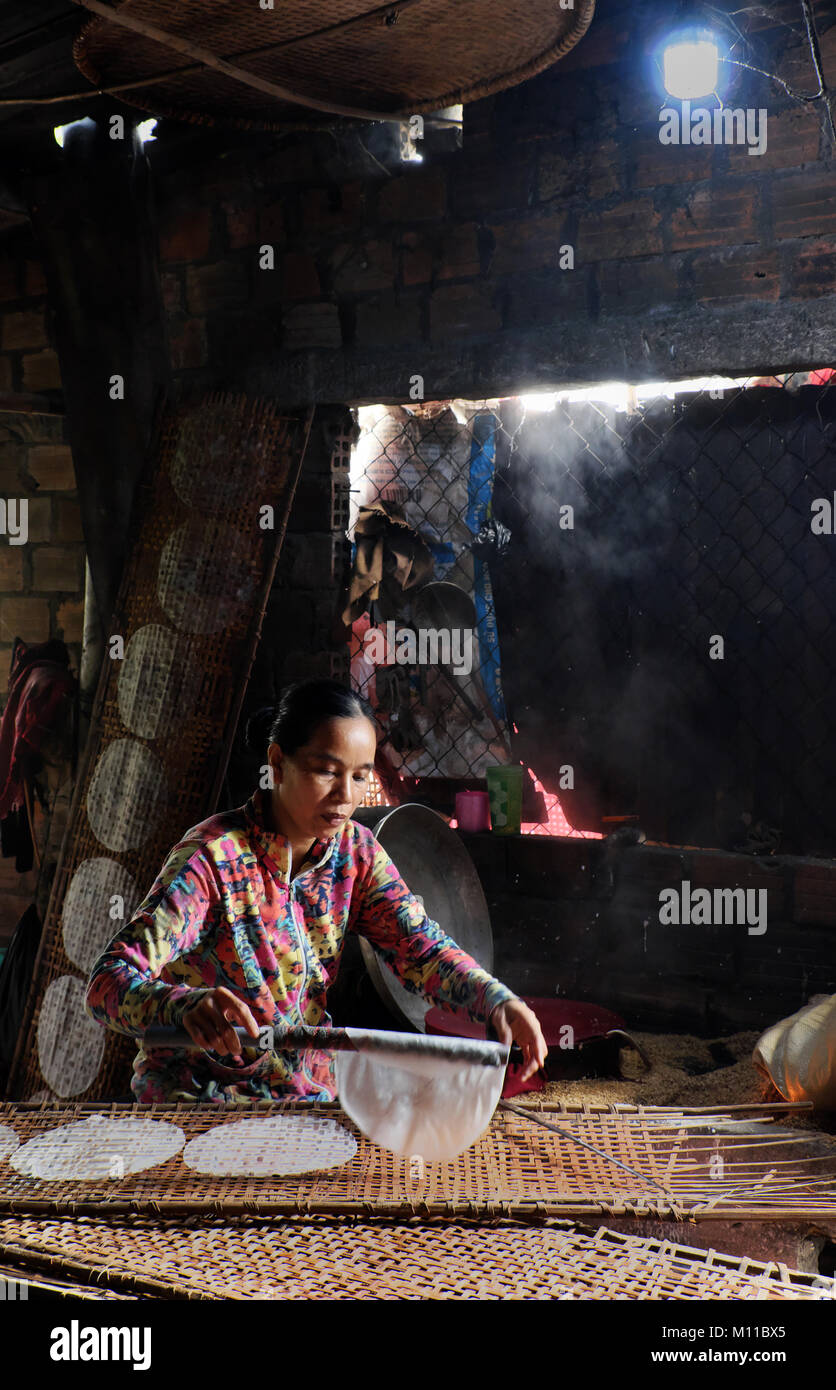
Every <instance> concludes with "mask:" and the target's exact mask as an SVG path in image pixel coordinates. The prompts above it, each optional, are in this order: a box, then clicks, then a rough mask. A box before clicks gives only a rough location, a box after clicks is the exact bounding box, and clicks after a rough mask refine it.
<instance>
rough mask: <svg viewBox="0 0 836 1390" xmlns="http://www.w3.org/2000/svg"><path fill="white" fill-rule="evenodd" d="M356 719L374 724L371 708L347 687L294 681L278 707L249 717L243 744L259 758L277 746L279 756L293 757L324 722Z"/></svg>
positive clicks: (266, 709) (315, 681)
mask: <svg viewBox="0 0 836 1390" xmlns="http://www.w3.org/2000/svg"><path fill="white" fill-rule="evenodd" d="M360 718H364V719H368V720H369V722H370V723H371V724H375V717H374V712H373V710H372V707H371V705H370V704H369V703H368V701H367V700H364V699H363V697H362V696H361V695H356V694H355V693H354V691H353V690H350V689H349V688H348V686H347V685H341V684H340V682H339V681H331V680H307V681H294V683H293V685H289V686H287V687H286V689H284V690H283V691H282V694H281V699H280V701H279V703H278V705H262V706H261V708H260V709H257V710H256V711H255V712H254V713H253V714H251V715H250V717H249V719H248V720H247V726H246V734H245V737H246V744H247V747H248V748H249V749H250V751H251V752H253V753H258V754H259V755H262V756H263V755H264V753H265V752H266V751H267V745H268V744H269V743H278V745H279V747H280V748H281V750H282V752H283V753H289V754H293V753H295V752H296V750H297V748H303V747H304V746H305V744H306V743H309V742H310V740H311V738H312V737H313V735H314V733H315V731H316V729H317V728H318V726H319V725H320V724H322V723H323V722H324V721H325V720H326V719H360ZM375 727H376V725H375Z"/></svg>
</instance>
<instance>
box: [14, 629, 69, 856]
mask: <svg viewBox="0 0 836 1390" xmlns="http://www.w3.org/2000/svg"><path fill="white" fill-rule="evenodd" d="M69 665H70V654H69V651H68V650H67V648H66V646H65V645H64V643H63V642H61V641H59V640H58V639H57V638H51V639H50V640H49V641H48V642H36V643H32V644H27V643H26V642H24V641H22V640H21V638H19V637H17V638H15V643H14V646H13V648H12V662H11V669H10V672H9V694H8V698H7V700H6V707H5V709H4V710H3V718H2V721H0V845H2V854H3V857H4V858H7V857H8V856H9V855H11V854H17V856H18V867H20V864H21V863H26V861H27V860H28V864H27V865H26V866H27V867H31V834H29V835H27V828H28V831H29V832H31V826H29V823H28V813H27V804H26V780H27V772H28V770H29V767H30V764H31V762H32V759H33V758H35V757H36V756H37V754H38V752H39V751H40V748H41V745H42V744H43V742H44V740H45V739H46V738H47V737H48V736H49V734H50V733H52V731H53V730H54V728H55V727H56V725H57V724H58V722H59V720H60V716H61V711H62V709H63V707H64V702H65V700H66V699H67V698H69V697H72V696H74V695H75V692H76V689H77V681H76V678H75V676H74V675H73V674H72V672H71V671H70V669H69ZM20 871H21V872H24V870H23V869H21V870H20Z"/></svg>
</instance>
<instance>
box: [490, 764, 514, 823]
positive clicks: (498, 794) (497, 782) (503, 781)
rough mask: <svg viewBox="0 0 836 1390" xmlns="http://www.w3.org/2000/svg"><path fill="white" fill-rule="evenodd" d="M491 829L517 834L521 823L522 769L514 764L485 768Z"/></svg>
mask: <svg viewBox="0 0 836 1390" xmlns="http://www.w3.org/2000/svg"><path fill="white" fill-rule="evenodd" d="M485 776H486V777H487V779H488V800H489V802H490V807H491V830H493V831H495V832H496V834H497V835H519V833H520V826H521V825H522V792H523V770H522V768H521V767H520V766H519V765H517V766H514V764H510V765H507V764H506V765H505V766H504V767H488V768H486V769H485Z"/></svg>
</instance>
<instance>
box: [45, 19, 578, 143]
mask: <svg viewBox="0 0 836 1390" xmlns="http://www.w3.org/2000/svg"><path fill="white" fill-rule="evenodd" d="M84 3H85V0H76V4H78V5H80V6H83V5H84ZM387 9H391V10H395V11H397V13H396V22H394V23H391V22H389V23H387V22H386V12H385V11H384V10H383V9H382V8H381V7H380V6H379V5H375V4H369V3H367V0H295V3H294V4H293V5H292V6H288V5H286V4H276V6H275V8H274V9H273V10H270V9H265V8H260V7H259V6H258V5H255V4H253V5H251V6H248V5H242V4H241V0H178V3H177V5H171V4H170V3H168V0H122V3H121V4H119V5H117V6H115V10H116V11H117V13H118V14H119V15H120V16H121V18H122V19H123V21H124V20H125V19H126V18H127V19H130V20H134V21H137V22H138V23H139V24H140V25H142V24H143V23H144V24H145V26H148V25H152V26H154V28H155V29H156V30H157V31H164V34H165V35H167V36H169V38H173V39H174V41H175V44H176V43H177V41H185V43H186V44H187V45H189V46H191V47H192V49H193V46H194V45H199V46H200V48H201V50H202V51H203V53H204V54H206V53H208V54H210V55H211V56H212V57H214V58H222V59H228V60H229V62H231V63H232V64H234V65H235V66H237V67H238V68H240V69H243V70H244V71H245V72H246V73H248V74H251V75H253V76H255V77H256V78H257V79H262V80H263V81H265V82H268V83H273V84H278V85H279V86H280V87H281V88H282V90H283V93H284V94H285V95H287V94H290V95H291V96H297V97H298V100H299V103H301V104H296V103H294V102H293V101H288V100H284V99H282V97H281V96H277V95H276V94H274V93H271V92H270V91H264V90H256V89H254V88H253V87H252V86H248V85H246V83H245V82H242V81H239V80H236V79H234V78H233V77H231V76H229V75H228V74H227V73H225V72H223V71H219V70H217V69H216V68H213V67H211V66H207V65H206V62H205V59H203V60H202V61H201V57H200V55H196V54H195V52H194V51H192V52H190V51H189V47H188V46H187V47H185V48H178V47H176V46H175V47H171V45H170V43H169V44H166V43H165V42H164V41H163V39H162V38H161V37H160V34H159V32H158V33H157V36H156V37H151V36H150V31H149V32H147V33H142V32H137V31H136V30H135V29H131V28H127V27H123V25H122V24H120V23H118V22H117V21H116V20H115V19H114V18H113V17H110V16H109V17H107V18H105V17H100V16H96V17H94V18H91V19H90V20H89V21H88V22H87V23H86V24H85V26H84V28H83V29H82V31H81V33H80V34H79V36H78V38H77V39H76V42H75V46H74V50H73V56H74V58H75V62H76V64H77V66H78V67H79V69H80V70H81V72H82V73H83V74H84V76H85V77H86V78H87V79H88V80H89V81H90V82H92V83H93V85H94V86H95V87H103V86H111V85H114V84H117V83H118V84H122V83H132V84H133V83H136V84H137V85H136V86H131V87H130V88H129V89H128V90H125V91H123V92H122V93H121V96H122V99H123V100H125V101H129V102H131V103H132V104H133V105H136V106H139V107H141V108H142V109H143V110H147V111H152V112H153V113H154V115H156V116H166V115H172V116H176V117H177V118H178V119H179V120H191V121H203V122H208V123H210V124H215V123H217V124H219V125H227V126H238V127H242V126H243V127H244V128H252V127H258V128H261V129H271V128H275V127H276V126H278V127H279V128H281V126H282V125H285V124H287V123H291V124H292V123H295V122H302V121H305V122H308V123H309V122H310V120H311V116H312V114H315V111H314V112H312V110H311V108H310V106H307V105H306V99H307V100H308V101H310V99H313V101H314V103H318V104H319V107H320V108H324V109H325V111H326V112H327V111H332V112H342V114H346V115H349V114H351V113H352V112H354V113H356V114H357V115H360V114H362V115H363V116H364V117H366V118H368V117H369V116H371V117H374V116H375V115H376V114H379V115H385V114H387V113H399V112H403V113H405V114H406V115H411V114H414V113H416V112H428V111H435V110H440V109H441V108H442V107H446V106H452V105H456V104H459V103H463V102H470V101H476V100H478V99H479V98H481V97H485V96H489V95H490V94H491V93H493V92H498V91H502V90H504V89H505V88H507V87H512V86H514V85H515V84H516V83H519V82H523V81H525V80H526V79H527V78H530V77H533V76H534V75H535V74H536V73H539V72H542V71H543V70H544V69H545V68H547V67H549V66H550V65H551V64H552V63H555V62H557V60H558V59H559V58H561V57H563V55H564V54H566V53H568V51H569V50H570V49H571V48H573V47H574V45H575V44H576V43H577V42H578V40H579V39H581V38H582V37H583V35H584V34H585V33H586V30H587V29H588V27H589V25H590V22H591V20H592V15H593V10H594V0H574V4H573V5H572V7H571V8H562V7H561V6H560V5H558V4H557V3H556V0H467V3H463V0H402V3H401V4H399V5H397V6H392V7H387ZM149 79H151V80H149Z"/></svg>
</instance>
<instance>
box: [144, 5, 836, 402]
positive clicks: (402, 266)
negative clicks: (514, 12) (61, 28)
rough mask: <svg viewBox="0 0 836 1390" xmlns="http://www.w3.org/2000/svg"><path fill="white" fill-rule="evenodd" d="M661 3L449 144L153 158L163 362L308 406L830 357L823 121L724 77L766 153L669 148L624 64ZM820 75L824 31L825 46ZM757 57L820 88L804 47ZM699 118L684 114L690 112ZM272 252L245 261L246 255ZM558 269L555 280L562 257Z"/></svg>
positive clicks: (348, 144) (610, 10) (807, 109)
mask: <svg viewBox="0 0 836 1390" xmlns="http://www.w3.org/2000/svg"><path fill="white" fill-rule="evenodd" d="M669 18H670V16H669V7H667V9H666V7H665V6H663V5H660V4H653V3H644V4H642V3H639V4H631V5H629V6H627V5H626V4H622V3H615V2H614V3H612V4H610V5H608V6H607V9H606V12H602V13H601V14H600V15H599V17H597V18H596V19H595V20H594V22H593V25H592V27H591V29H590V31H589V33H588V34H587V36H586V37H585V38H584V40H583V41H582V43H581V44H580V45H579V46H578V48H577V49H576V50H575V51H574V52H573V54H571V55H570V56H569V57H568V58H567V59H565V60H563V61H562V62H560V63H558V64H557V65H556V66H555V67H554V68H552V69H551V70H550V71H547V72H545V73H544V74H542V75H541V76H540V77H538V78H536V79H534V80H533V81H530V82H527V83H524V84H523V85H522V86H520V87H517V88H513V89H511V90H510V91H507V92H505V93H502V94H499V95H498V96H496V97H493V98H488V99H486V100H484V101H480V102H476V103H474V104H473V105H471V106H469V107H467V108H466V109H465V114H464V139H463V144H462V147H461V148H460V149H454V150H451V149H449V148H444V147H439V145H438V144H437V143H434V142H433V139H432V135H431V133H430V134H428V138H427V140H426V142H425V147H424V156H425V157H424V163H423V164H422V165H412V166H409V165H407V166H399V165H397V164H396V163H395V162H394V161H393V160H392V161H390V163H389V166H388V168H387V169H382V168H381V167H380V165H379V164H377V165H376V164H375V163H374V161H372V160H371V159H370V158H369V155H368V152H367V151H365V150H364V149H363V138H362V133H361V135H360V136H358V137H357V138H356V139H355V140H354V141H353V142H352V141H349V140H348V139H345V140H343V141H338V140H335V139H334V137H333V136H330V135H308V134H306V135H298V136H287V137H282V138H280V139H279V140H273V139H269V138H267V137H261V138H259V137H247V138H244V137H241V138H240V139H239V141H238V143H237V144H235V145H234V148H233V151H232V157H229V156H228V157H226V158H223V159H216V160H214V161H212V160H211V159H209V157H208V156H207V157H206V159H205V161H204V162H203V163H200V164H196V165H195V166H194V167H192V168H191V169H188V170H185V171H184V169H183V168H182V164H181V161H179V157H178V152H177V149H176V147H173V148H172V150H171V152H170V153H169V152H167V149H166V141H165V133H164V131H163V133H162V137H161V139H160V141H159V143H158V146H155V147H152V148H151V154H150V157H151V160H152V163H153V164H154V165H155V167H156V170H157V175H158V185H157V186H158V195H159V202H160V208H161V218H162V224H161V241H160V245H161V255H162V260H163V265H164V268H165V284H166V295H167V302H168V305H169V313H170V326H171V336H172V345H173V351H174V357H175V365H176V367H177V369H178V371H179V373H180V377H181V381H182V384H183V386H184V387H185V386H186V385H188V384H189V383H190V382H205V383H207V384H212V385H219V384H223V385H228V384H229V383H230V381H231V380H232V381H235V382H237V383H239V384H241V385H243V386H246V387H247V388H248V389H251V390H261V389H269V390H270V391H272V392H275V393H277V395H278V396H279V398H280V399H282V400H284V401H286V402H288V403H290V402H303V401H309V400H311V399H318V400H330V401H350V402H355V401H357V402H362V401H384V400H403V399H405V397H406V394H407V383H408V380H409V377H410V376H411V375H412V373H414V372H420V373H421V374H422V375H424V377H425V391H426V396H427V398H428V399H433V398H441V397H448V396H454V395H463V396H470V397H473V398H481V397H483V396H486V395H492V394H510V393H513V392H514V391H515V390H517V389H520V388H525V387H532V386H535V385H537V384H538V383H539V384H550V385H554V384H561V383H568V382H575V383H577V382H582V381H596V380H602V379H610V378H613V377H615V378H618V379H622V380H623V379H627V380H632V381H637V380H647V379H660V378H669V377H672V376H673V377H676V376H678V377H685V376H688V375H692V374H701V373H705V372H714V371H717V370H723V371H731V372H736V373H738V374H742V373H744V372H751V373H754V374H758V373H761V372H764V371H768V370H770V369H771V370H776V371H777V370H781V369H789V368H790V367H793V366H795V367H799V368H801V367H803V366H810V365H815V364H819V363H825V362H827V361H829V359H830V357H831V355H832V352H833V328H834V308H835V307H836V293H835V292H836V200H834V199H833V197H832V189H833V172H832V157H831V152H830V150H829V147H828V144H827V137H826V136H825V134H824V133H823V131H822V124H821V111H820V109H819V108H818V107H816V106H812V105H801V104H799V103H796V102H793V101H791V100H790V98H789V97H788V96H787V95H786V94H785V93H784V92H782V91H781V90H780V88H779V87H777V86H776V85H775V84H774V83H771V82H770V81H768V80H767V79H766V78H762V77H759V76H758V75H757V74H753V73H745V74H744V75H743V79H742V80H741V81H740V82H739V84H738V87H737V89H736V90H735V92H734V93H733V95H732V97H731V98H730V101H731V104H732V105H733V106H741V107H753V108H755V109H761V108H763V109H765V110H766V111H767V147H766V151H765V153H763V154H762V155H757V156H751V155H749V154H748V152H747V150H746V149H745V148H743V147H741V146H736V145H717V146H694V145H689V146H685V145H680V146H672V145H669V146H664V145H662V144H661V143H660V140H659V131H660V122H659V119H658V110H659V104H660V103H659V102H658V101H657V100H656V98H655V95H654V93H653V92H652V91H651V90H650V87H649V84H648V81H647V76H646V72H645V70H644V67H643V62H644V57H645V52H646V48H647V42H646V39H647V35H648V33H649V32H650V31H651V29H652V28H653V25H654V24H657V23H658V22H659V21H660V20H662V19H668V20H669ZM822 50H823V60H824V65H825V71H826V72H828V71H829V72H831V73H832V71H833V69H834V65H836V27H833V28H830V29H829V30H824V32H823V34H822ZM759 53H760V57H761V58H762V60H763V62H764V63H765V64H767V66H769V65H774V67H775V70H776V71H777V72H778V73H779V74H780V75H782V76H784V77H785V78H787V80H789V81H791V82H794V83H795V84H796V86H797V88H798V90H800V91H805V92H806V91H810V90H814V88H815V81H814V78H813V74H812V71H811V70H810V67H809V62H808V59H807V57H806V55H805V49H804V47H803V45H802V44H801V41H800V39H796V38H795V37H794V36H793V35H792V34H789V33H788V31H787V29H786V28H780V27H776V28H775V29H774V30H772V29H769V28H764V30H763V33H762V34H761V35H760V50H759ZM695 104H696V103H695ZM265 244H268V245H270V246H271V247H272V248H273V250H274V254H275V268H274V269H260V268H259V256H260V248H261V247H262V246H263V245H265ZM564 245H570V246H572V248H573V249H574V254H575V268H574V269H571V270H570V269H564V270H561V269H560V268H559V264H558V261H559V253H560V248H561V246H564Z"/></svg>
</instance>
